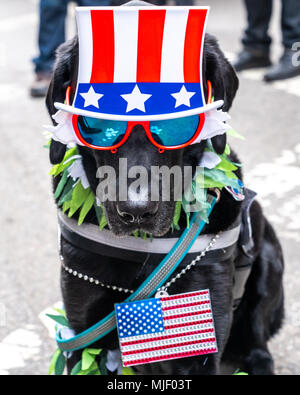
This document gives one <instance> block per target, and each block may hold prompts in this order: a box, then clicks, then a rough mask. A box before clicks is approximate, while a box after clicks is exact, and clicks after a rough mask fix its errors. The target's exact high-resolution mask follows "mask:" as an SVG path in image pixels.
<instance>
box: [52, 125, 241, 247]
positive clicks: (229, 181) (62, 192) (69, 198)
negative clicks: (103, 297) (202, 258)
mask: <svg viewBox="0 0 300 395" xmlns="http://www.w3.org/2000/svg"><path fill="white" fill-rule="evenodd" d="M231 134H234V135H237V133H236V132H235V133H231ZM205 151H206V152H213V153H214V154H216V153H215V152H214V150H213V148H212V146H211V144H209V143H208V145H207V148H206V149H205ZM78 155H79V152H78V149H77V147H73V148H70V149H68V150H67V151H66V154H65V156H64V158H63V160H62V162H61V163H59V164H57V165H54V166H53V167H52V169H51V171H50V175H52V176H53V177H55V178H56V177H58V176H60V181H59V183H58V185H57V188H56V191H55V193H54V197H55V199H57V204H58V206H59V207H60V208H61V209H62V211H63V212H64V213H65V214H66V215H68V217H69V218H71V217H73V216H74V214H75V213H79V217H78V226H80V225H81V224H82V223H83V222H84V220H85V218H86V216H87V215H88V213H89V212H91V210H94V213H95V215H96V217H97V221H98V225H99V229H100V230H103V229H104V228H106V227H107V225H108V223H107V219H106V216H105V211H104V207H103V205H102V204H101V205H100V206H98V205H97V203H96V196H95V194H94V192H93V191H92V189H91V188H90V187H88V188H87V189H85V188H84V187H83V185H82V182H81V180H80V179H74V178H72V177H71V176H70V174H69V168H70V166H71V165H72V164H73V163H74V162H75V161H76V160H78ZM229 155H230V148H229V146H228V145H227V146H226V149H225V152H224V154H223V155H219V159H220V163H219V164H218V165H217V166H216V167H215V168H214V169H208V168H202V169H203V171H202V172H201V173H200V174H196V175H195V177H194V180H193V182H192V185H191V188H190V191H189V192H188V195H189V199H188V201H187V199H186V197H183V199H182V201H179V202H177V203H176V208H175V213H174V217H173V223H172V230H175V229H176V230H179V229H180V227H179V219H180V216H181V213H182V210H184V211H185V213H186V220H187V226H189V219H190V212H189V203H190V202H192V201H194V202H197V207H199V215H200V217H201V219H203V220H204V221H206V222H208V212H209V209H210V204H209V203H208V202H207V190H208V189H209V188H218V189H220V190H222V189H223V188H224V187H231V188H234V189H236V190H238V191H239V192H241V191H242V186H241V183H240V182H239V180H238V178H237V176H236V175H235V173H234V172H235V171H236V170H237V169H238V167H239V166H240V165H239V164H236V163H232V162H231V161H230V160H229V159H228V156H229ZM133 235H134V236H135V237H141V238H143V239H147V237H148V236H149V235H147V234H146V233H145V232H139V231H136V232H134V234H133ZM150 237H151V235H150Z"/></svg>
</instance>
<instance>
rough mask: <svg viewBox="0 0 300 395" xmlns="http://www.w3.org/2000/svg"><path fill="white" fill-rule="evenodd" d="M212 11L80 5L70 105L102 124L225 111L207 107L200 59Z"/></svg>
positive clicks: (68, 107) (73, 110)
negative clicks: (76, 62) (75, 77)
mask: <svg viewBox="0 0 300 395" xmlns="http://www.w3.org/2000/svg"><path fill="white" fill-rule="evenodd" d="M208 11H209V8H208V7H141V8H140V7H96V8H89V7H79V8H77V9H76V17H77V26H78V34H79V72H78V81H77V89H76V94H75V98H74V102H73V104H72V105H67V104H62V103H55V106H56V108H57V109H60V110H64V111H67V112H70V113H73V114H78V115H84V116H89V117H94V118H100V119H111V120H124V121H145V120H147V121H151V120H162V119H172V118H178V117H184V116H189V115H194V114H200V113H203V112H206V111H208V110H211V109H214V108H219V107H221V106H222V104H223V102H222V101H218V102H215V103H212V104H206V101H205V97H204V93H203V81H202V57H203V43H204V36H205V28H206V22H207V16H208Z"/></svg>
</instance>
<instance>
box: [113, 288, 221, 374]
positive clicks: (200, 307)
mask: <svg viewBox="0 0 300 395" xmlns="http://www.w3.org/2000/svg"><path fill="white" fill-rule="evenodd" d="M116 314H117V323H118V331H119V337H120V348H121V353H122V360H123V365H124V366H134V365H141V364H147V363H153V362H159V361H164V360H170V359H178V358H185V357H191V356H197V355H204V354H211V353H215V352H217V343H216V336H215V329H214V323H213V315H212V310H211V302H210V296H209V291H208V290H204V291H198V292H192V293H187V294H181V295H175V296H168V297H164V298H160V299H148V300H144V301H139V302H130V303H123V304H119V305H116ZM156 322H157V324H156V325H155V323H156ZM122 325H123V326H122ZM120 327H121V329H120ZM124 329H125V330H126V332H127V334H125V332H124ZM128 331H131V333H132V334H133V336H128V334H130V332H129V333H128ZM137 333H138V334H137ZM144 333H145V334H144Z"/></svg>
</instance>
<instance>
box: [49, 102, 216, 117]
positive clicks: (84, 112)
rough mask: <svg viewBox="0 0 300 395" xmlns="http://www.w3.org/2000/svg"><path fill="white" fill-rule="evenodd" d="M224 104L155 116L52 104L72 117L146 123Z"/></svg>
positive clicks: (191, 113)
mask: <svg viewBox="0 0 300 395" xmlns="http://www.w3.org/2000/svg"><path fill="white" fill-rule="evenodd" d="M223 104H224V101H223V100H218V101H216V102H213V103H211V104H207V105H205V106H204V107H199V108H193V109H191V110H185V111H181V112H175V113H172V114H157V115H117V114H102V113H99V112H92V111H87V110H81V109H78V108H76V107H73V106H70V105H67V104H63V103H58V102H56V103H54V106H55V108H57V109H58V110H62V111H65V112H68V113H71V114H74V115H81V116H84V117H90V118H96V119H106V120H110V121H126V122H128V121H129V122H147V121H165V120H168V119H175V118H184V117H189V116H192V115H196V114H203V113H205V112H208V111H211V110H215V109H218V108H221V107H222V106H223Z"/></svg>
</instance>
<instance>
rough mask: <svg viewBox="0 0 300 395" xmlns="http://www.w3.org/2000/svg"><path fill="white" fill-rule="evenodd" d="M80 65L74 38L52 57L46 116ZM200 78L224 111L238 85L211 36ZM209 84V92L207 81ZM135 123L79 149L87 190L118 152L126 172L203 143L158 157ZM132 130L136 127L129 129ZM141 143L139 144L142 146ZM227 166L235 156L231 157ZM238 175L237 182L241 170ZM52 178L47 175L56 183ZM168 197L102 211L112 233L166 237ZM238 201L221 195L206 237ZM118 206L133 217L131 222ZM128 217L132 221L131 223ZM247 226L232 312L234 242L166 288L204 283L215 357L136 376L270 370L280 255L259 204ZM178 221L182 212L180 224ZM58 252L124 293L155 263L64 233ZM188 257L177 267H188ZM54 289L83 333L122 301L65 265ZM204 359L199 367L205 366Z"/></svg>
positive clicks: (278, 316)
mask: <svg viewBox="0 0 300 395" xmlns="http://www.w3.org/2000/svg"><path fill="white" fill-rule="evenodd" d="M77 69H78V40H77V38H75V39H74V40H72V41H70V42H68V43H66V44H64V45H63V46H61V47H60V49H59V51H58V59H57V64H56V68H55V72H54V76H53V79H52V83H51V86H50V89H49V93H48V97H47V106H48V110H49V113H50V115H53V114H54V113H55V112H56V109H55V108H54V102H63V101H64V99H65V93H66V89H67V87H68V86H71V88H72V93H71V100H72V98H73V96H74V93H75V89H76V79H77ZM203 80H204V81H207V80H210V81H211V82H212V86H213V95H214V97H215V99H216V100H220V99H222V100H224V103H225V104H224V107H223V110H224V111H228V110H229V108H230V107H231V104H232V101H233V99H234V96H235V94H236V91H237V89H238V80H237V77H236V74H235V72H234V70H233V68H232V67H231V65H230V64H229V62H228V61H227V60H226V59H225V57H224V55H223V53H222V51H221V50H220V49H219V46H218V44H217V42H216V40H215V38H214V37H212V36H210V35H207V36H206V39H205V48H204V64H203ZM205 89H206V90H207V88H206V87H205ZM140 128H142V126H136V130H134V131H133V133H132V134H131V136H130V138H129V139H128V141H127V142H126V143H125V144H124V145H123V146H122V147H120V149H119V150H118V152H117V154H115V155H112V154H111V153H110V152H104V151H101V152H100V151H93V150H91V149H89V148H86V147H78V148H79V151H80V154H81V155H82V157H83V164H84V168H85V171H86V174H87V176H88V180H89V182H90V185H91V187H92V189H93V191H94V192H95V193H96V188H97V185H98V182H99V180H98V179H97V178H96V172H97V169H98V168H99V167H100V166H102V165H110V166H113V167H114V168H115V169H116V171H118V160H119V158H127V160H128V168H130V167H132V166H137V165H143V166H144V167H146V168H147V169H148V170H149V171H150V167H151V166H152V165H156V166H163V165H165V166H168V167H172V166H174V165H179V166H186V165H189V166H193V167H196V166H197V164H198V163H199V161H200V159H201V157H202V155H203V152H204V148H205V145H206V142H205V141H204V142H201V143H200V144H196V145H192V146H189V147H187V148H185V149H182V150H176V151H166V152H165V153H164V154H163V155H161V154H159V153H158V151H157V149H156V148H155V147H154V146H153V145H152V144H151V143H150V141H149V140H148V139H147V137H146V134H145V133H144V132H143V133H139V129H140ZM135 132H136V133H135ZM212 143H213V146H214V149H215V151H216V152H217V153H223V152H224V149H225V144H226V137H224V136H218V137H215V138H213V140H212ZM140 147H143V149H142V150H141V149H140ZM65 150H66V147H65V146H64V145H63V144H61V143H58V142H55V141H52V142H51V147H50V160H51V163H52V164H56V163H60V162H61V161H62V159H63V156H64V153H65ZM231 159H232V161H233V162H236V161H238V159H237V157H236V156H235V154H234V153H231ZM237 175H238V176H239V177H240V178H241V173H240V170H238V171H237ZM58 181H59V180H57V179H54V180H53V183H54V189H55V188H56V186H57V183H58ZM174 208H175V203H174V202H158V203H153V202H150V201H149V202H144V204H143V205H136V204H135V202H131V201H127V202H116V203H111V202H107V203H106V204H105V210H106V216H107V220H108V223H109V227H110V230H111V232H113V233H114V234H116V235H129V234H131V233H132V231H134V230H136V229H137V228H139V229H141V230H143V231H145V232H148V233H152V234H153V235H154V236H155V237H160V236H163V235H165V237H167V236H168V235H169V234H170V231H169V230H170V226H171V223H172V219H173V214H174ZM241 210H242V205H241V203H239V202H236V201H234V200H233V198H232V197H231V196H230V195H229V194H228V193H227V192H226V191H225V192H222V194H221V199H220V201H219V203H218V204H217V205H216V207H215V209H214V211H213V214H212V216H211V219H210V224H209V225H207V226H206V228H205V233H212V234H216V233H217V232H219V231H222V230H226V229H228V228H229V227H230V226H231V225H232V224H233V223H234V222H235V221H236V219H237V218H238V216H239V215H240V212H241ZM120 212H126V213H130V214H131V216H130V221H129V219H127V218H126V217H124V216H120ZM132 218H139V222H138V224H137V223H136V222H134V223H133V221H132V220H131V219H132ZM250 218H251V224H252V229H253V239H254V248H253V249H252V251H251V257H250V260H251V264H252V270H251V274H250V276H249V278H248V280H247V283H246V286H245V292H244V295H243V298H242V300H241V301H240V303H239V306H238V308H237V309H236V310H235V311H233V281H234V280H233V279H234V271H235V265H236V262H242V261H243V259H244V258H245V256H244V255H243V252H242V251H241V249H240V247H239V246H237V247H236V251H235V252H234V254H232V256H231V257H230V258H228V259H227V260H226V261H225V262H222V263H220V262H218V261H216V262H213V263H209V264H201V265H199V266H196V267H195V268H194V269H193V270H191V271H189V272H188V273H187V274H186V275H185V276H183V277H182V278H180V279H179V280H178V281H177V282H176V284H174V285H173V286H172V287H171V288H170V293H171V294H176V293H183V292H189V291H195V290H199V289H206V288H209V289H210V292H211V297H212V305H213V311H214V321H215V327H216V335H217V342H218V350H219V351H218V353H217V354H213V355H210V356H209V357H208V358H206V357H205V356H203V357H202V356H200V357H192V358H185V359H179V360H175V361H170V362H161V363H155V364H150V365H142V366H139V367H137V369H136V370H137V372H138V373H141V374H177V375H179V374H185V375H188V374H219V373H220V366H221V362H225V363H230V364H234V365H235V366H237V367H239V368H240V369H242V370H243V369H244V370H245V371H247V372H248V373H249V374H273V372H274V366H273V360H272V356H271V355H270V353H269V351H268V347H267V342H268V340H269V339H270V338H271V337H272V336H273V335H274V334H275V333H276V332H277V331H278V329H279V328H280V326H281V323H282V320H283V288H282V275H283V257H282V252H281V247H280V244H279V242H278V240H277V238H276V235H275V233H274V231H273V229H272V227H271V225H270V224H269V223H268V221H267V220H266V219H265V217H264V216H263V213H262V210H261V208H260V206H259V204H258V203H257V202H254V203H253V204H252V206H251V209H250ZM86 221H88V222H91V223H95V224H96V223H97V222H96V216H95V215H94V214H89V215H88V217H87V218H86ZM184 226H185V219H184V218H182V228H184ZM61 254H62V255H63V257H64V261H65V263H66V265H68V266H70V267H72V268H73V269H74V270H78V271H82V272H84V273H87V274H88V275H89V276H92V277H94V278H98V279H101V281H103V283H106V284H117V285H118V286H120V287H123V288H128V289H137V288H138V286H139V285H140V284H141V283H142V282H143V281H144V279H145V278H146V277H147V276H148V275H149V274H150V273H151V272H152V271H153V270H154V268H155V266H156V265H157V262H156V261H155V259H151V257H150V259H148V260H147V261H146V262H130V261H128V260H126V259H120V258H112V257H110V256H104V255H103V256H99V255H98V254H95V253H92V252H89V251H87V250H86V249H84V248H80V247H78V246H76V245H74V244H71V243H70V242H69V241H67V240H66V239H65V238H64V237H62V239H61ZM188 260H189V258H185V260H184V262H183V264H184V265H187V264H188V263H189V261H188ZM61 275H62V277H61V287H62V293H63V301H64V305H65V308H66V313H67V317H68V320H69V322H70V325H71V327H72V328H73V329H74V330H75V331H76V333H80V332H82V331H84V330H85V329H87V328H89V327H90V326H92V325H93V324H95V323H96V322H98V321H99V319H101V318H102V317H105V316H106V315H107V314H109V313H110V312H111V311H112V310H113V306H114V304H115V303H117V302H122V301H123V300H124V299H125V297H124V295H122V294H120V293H119V292H117V291H114V290H109V289H106V288H99V287H96V286H94V285H93V284H89V283H88V282H84V281H82V280H80V279H78V278H77V277H73V276H72V275H70V274H69V273H67V272H66V271H65V270H62V273H61ZM93 347H95V348H103V349H107V350H114V349H117V348H118V340H117V334H116V332H113V333H111V334H109V335H107V336H106V337H104V338H103V339H102V340H100V341H98V342H97V343H95V344H94V345H93ZM80 357H81V352H75V353H74V354H73V357H72V358H71V359H70V360H69V362H68V369H69V371H70V370H71V369H72V367H73V366H74V365H75V364H76V363H77V361H78V360H79V359H80ZM204 362H205V363H204Z"/></svg>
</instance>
